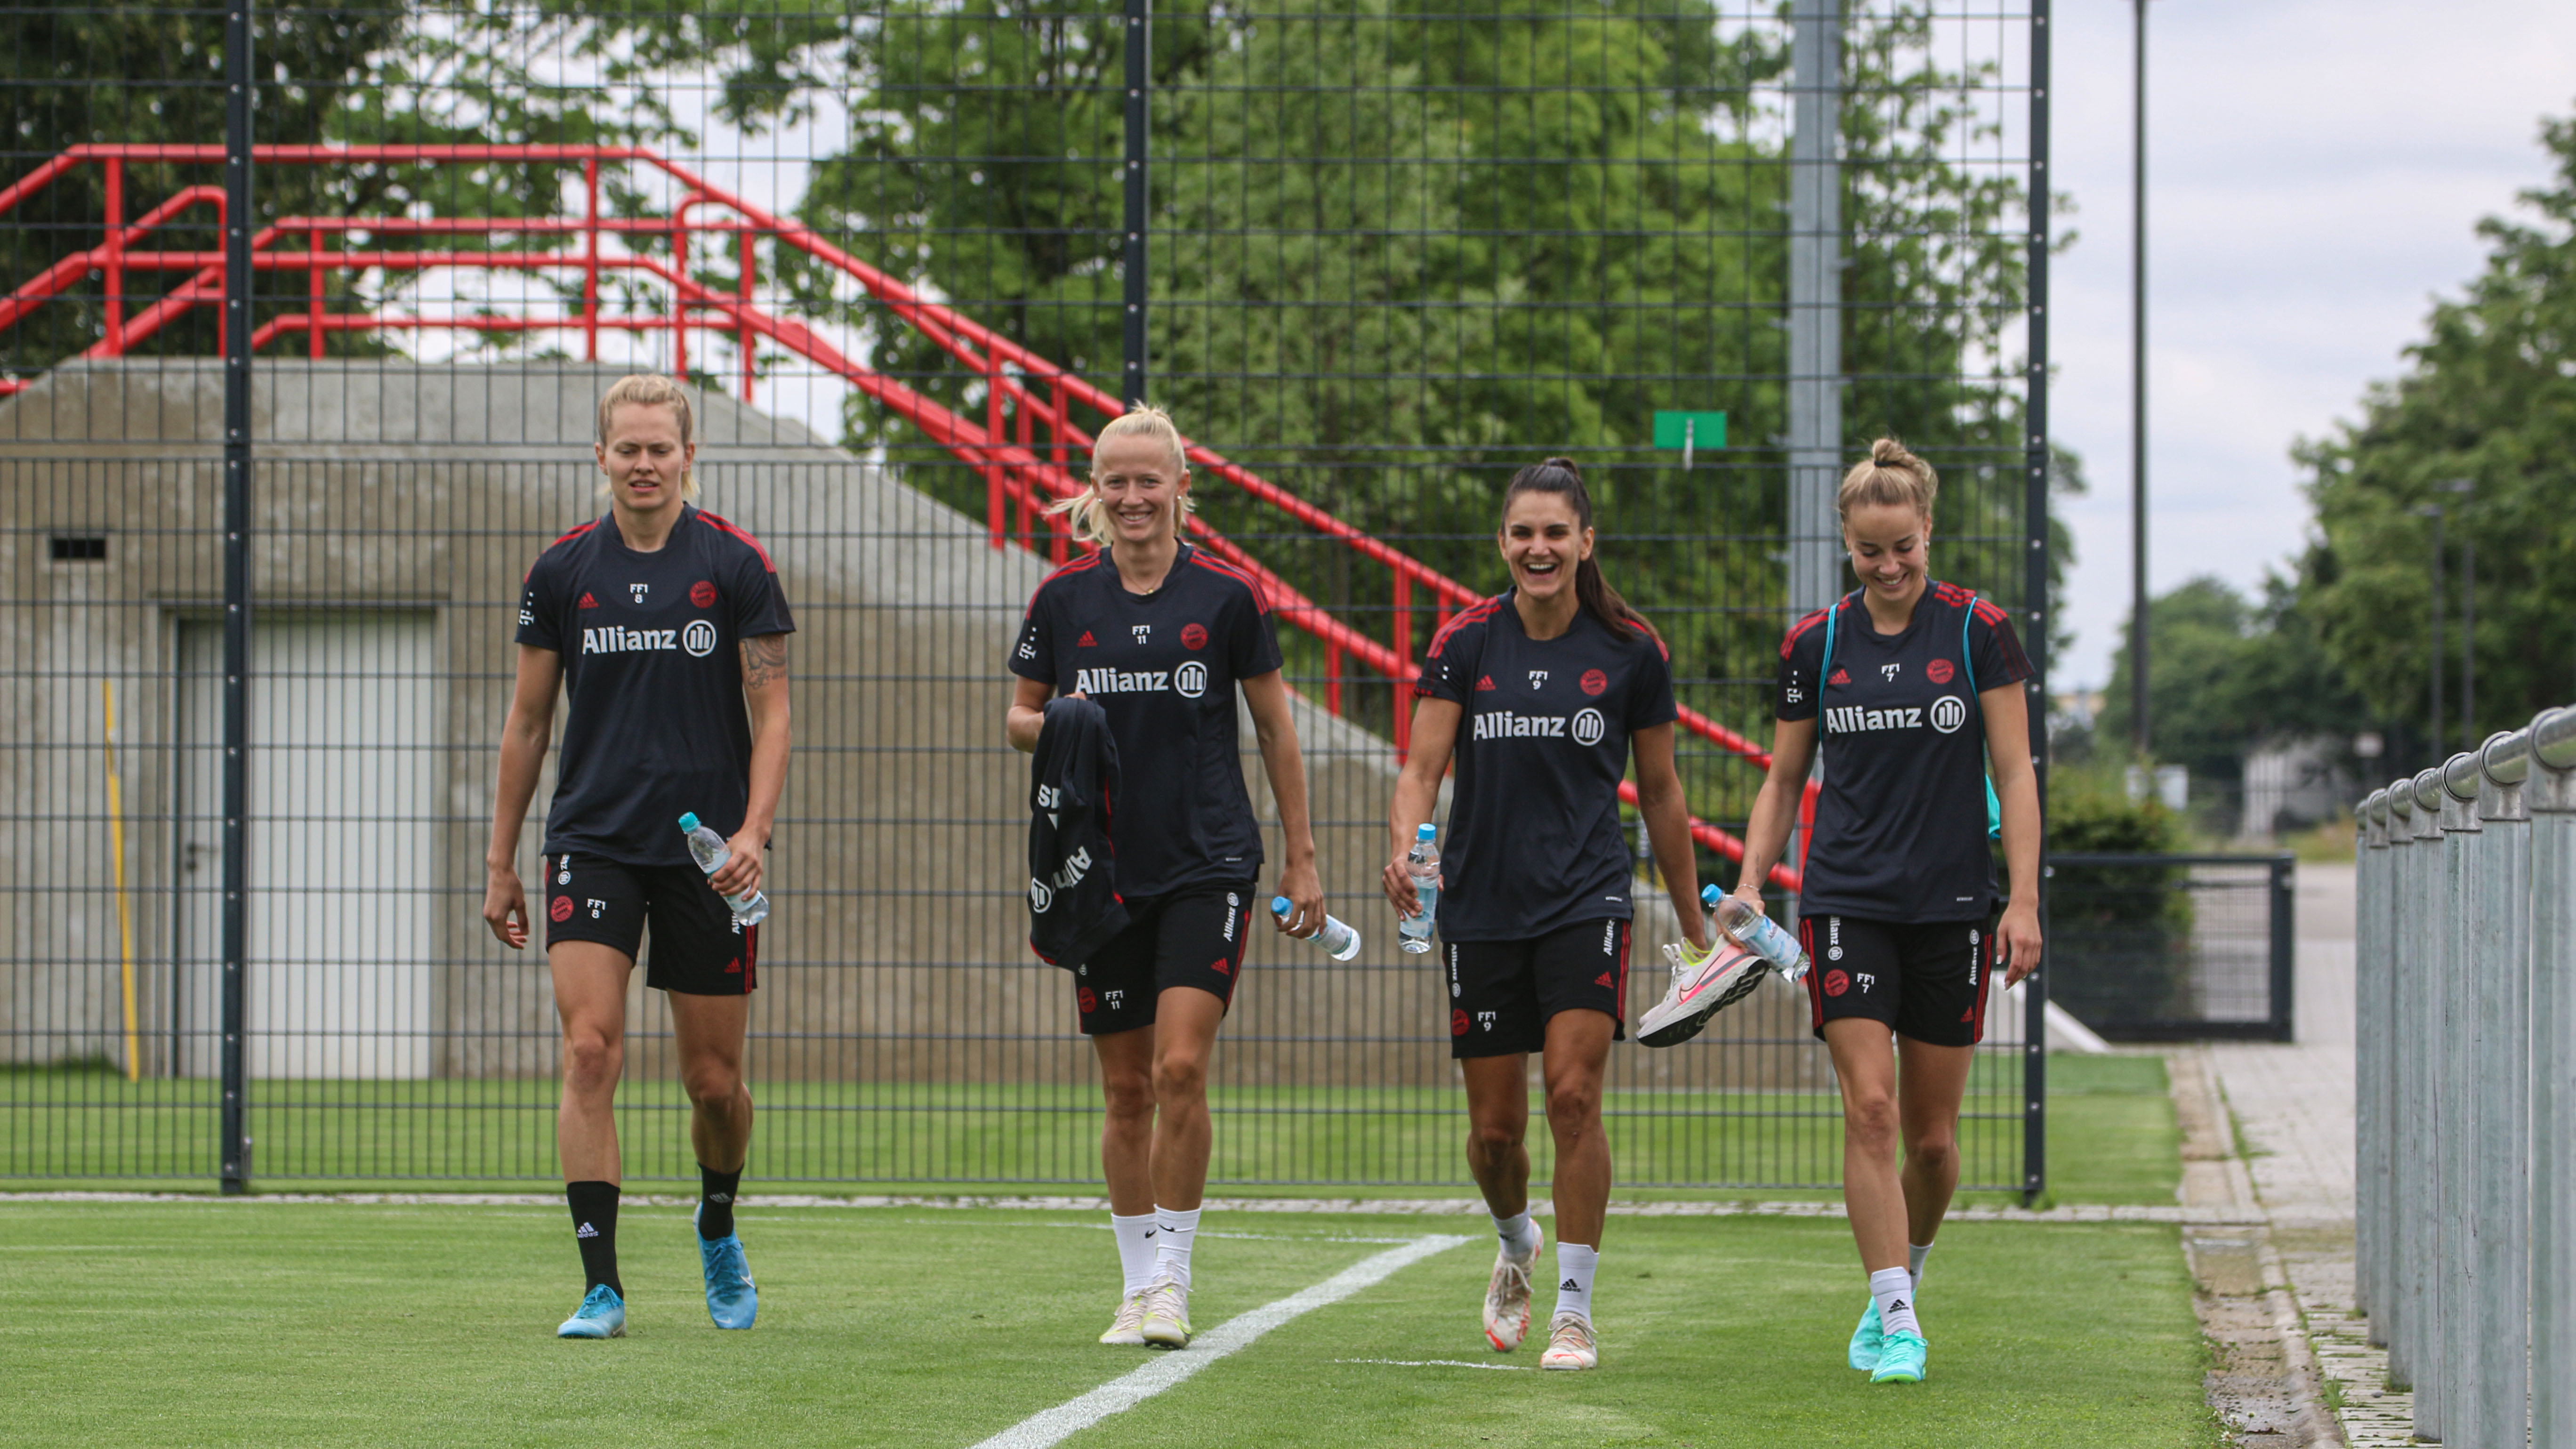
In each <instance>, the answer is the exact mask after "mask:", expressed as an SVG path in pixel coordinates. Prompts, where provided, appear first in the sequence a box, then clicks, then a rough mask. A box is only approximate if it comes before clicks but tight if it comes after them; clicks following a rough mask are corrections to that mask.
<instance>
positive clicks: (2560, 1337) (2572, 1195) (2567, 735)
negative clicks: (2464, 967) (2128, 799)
mask: <svg viewBox="0 0 2576 1449" xmlns="http://www.w3.org/2000/svg"><path fill="white" fill-rule="evenodd" d="M2530 737H2531V741H2532V751H2531V753H2532V771H2531V779H2530V782H2529V783H2528V784H2527V785H2526V786H2525V787H2524V790H2523V799H2524V803H2525V804H2526V805H2527V806H2529V808H2530V810H2531V883H2532V891H2531V1083H2532V1093H2531V1279H2530V1285H2529V1291H2530V1295H2531V1365H2532V1371H2531V1442H2532V1443H2533V1444H2535V1445H2554V1444H2568V1443H2576V886H2571V880H2570V878H2571V876H2576V709H2553V710H2550V711H2547V712H2546V713H2544V714H2542V715H2541V716H2540V717H2539V718H2538V719H2535V720H2533V721H2532V722H2531V731H2530Z"/></svg>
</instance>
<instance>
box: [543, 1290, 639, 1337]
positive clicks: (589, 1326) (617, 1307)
mask: <svg viewBox="0 0 2576 1449" xmlns="http://www.w3.org/2000/svg"><path fill="white" fill-rule="evenodd" d="M625 1336H626V1300H625V1299H623V1298H620V1297H618V1296H617V1290H616V1289H614V1288H611V1287H609V1286H608V1285H607V1284H605V1283H602V1284H599V1285H598V1286H597V1287H594V1288H592V1289H591V1290H590V1292H588V1293H587V1294H584V1295H583V1297H582V1300H581V1306H580V1307H579V1308H576V1309H574V1310H573V1314H572V1317H570V1318H567V1319H565V1320H564V1321H563V1327H561V1328H558V1329H556V1330H555V1337H557V1338H624V1337H625Z"/></svg>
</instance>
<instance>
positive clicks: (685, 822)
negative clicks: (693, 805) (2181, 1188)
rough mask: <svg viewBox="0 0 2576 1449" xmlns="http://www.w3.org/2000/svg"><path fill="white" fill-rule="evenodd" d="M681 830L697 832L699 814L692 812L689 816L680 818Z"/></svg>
mask: <svg viewBox="0 0 2576 1449" xmlns="http://www.w3.org/2000/svg"><path fill="white" fill-rule="evenodd" d="M680 828H681V829H682V830H695V829H697V828H698V812H696V811H695V810H692V811H690V812H689V813H688V814H686V815H683V816H681V817H680Z"/></svg>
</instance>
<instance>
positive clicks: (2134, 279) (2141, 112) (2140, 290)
mask: <svg viewBox="0 0 2576 1449" xmlns="http://www.w3.org/2000/svg"><path fill="white" fill-rule="evenodd" d="M2130 8H2131V10H2132V11H2133V12H2134V14H2135V17H2136V39H2135V41H2134V43H2133V45H2132V49H2133V50H2134V52H2135V55H2134V60H2135V62H2136V67H2137V72H2136V77H2135V80H2134V82H2133V85H2132V90H2133V92H2134V94H2133V96H2132V101H2133V103H2134V105H2135V108H2136V109H2135V111H2134V114H2133V117H2132V120H2131V123H2130V132H2131V134H2130V141H2131V152H2130V167H2129V190H2130V207H2129V743H2130V747H2131V748H2132V749H2134V750H2135V751H2136V752H2137V756H2138V759H2139V760H2140V761H2141V762H2143V761H2144V760H2145V759H2146V758H2147V751H2148V748H2149V746H2150V744H2151V743H2152V736H2151V732H2150V730H2149V728H2148V718H2147V0H2130Z"/></svg>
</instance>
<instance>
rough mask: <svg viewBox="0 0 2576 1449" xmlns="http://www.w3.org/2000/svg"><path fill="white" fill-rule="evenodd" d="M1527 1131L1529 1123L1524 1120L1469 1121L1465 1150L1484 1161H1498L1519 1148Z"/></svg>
mask: <svg viewBox="0 0 2576 1449" xmlns="http://www.w3.org/2000/svg"><path fill="white" fill-rule="evenodd" d="M1528 1131H1529V1124H1528V1123H1527V1122H1526V1121H1509V1122H1506V1121H1503V1120H1500V1119H1496V1120H1493V1121H1489V1122H1474V1123H1470V1124H1469V1125H1468V1128H1467V1150H1468V1151H1469V1152H1471V1153H1474V1154H1476V1155H1478V1156H1479V1157H1481V1158H1483V1159H1484V1160H1485V1161H1488V1162H1499V1161H1501V1160H1503V1159H1504V1158H1507V1157H1509V1156H1511V1155H1512V1154H1513V1153H1514V1152H1517V1151H1519V1150H1520V1147H1521V1144H1522V1142H1523V1141H1524V1140H1525V1139H1526V1137H1527V1135H1528Z"/></svg>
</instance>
